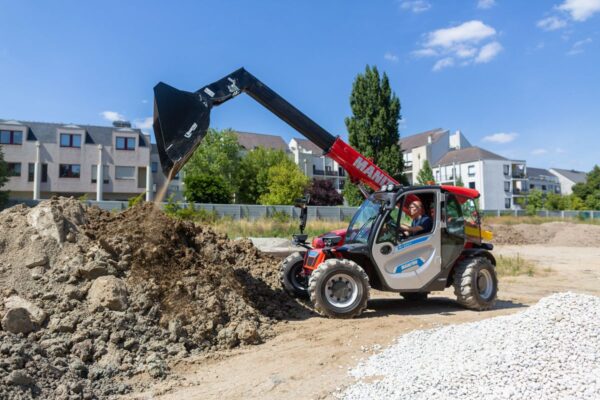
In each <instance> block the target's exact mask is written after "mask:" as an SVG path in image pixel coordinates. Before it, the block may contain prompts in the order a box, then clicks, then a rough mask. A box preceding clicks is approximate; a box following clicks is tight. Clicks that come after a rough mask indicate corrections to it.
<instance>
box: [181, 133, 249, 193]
mask: <svg viewBox="0 0 600 400" xmlns="http://www.w3.org/2000/svg"><path fill="white" fill-rule="evenodd" d="M239 164H240V146H239V144H238V137H237V135H236V134H235V133H234V132H233V131H232V130H229V129H227V130H223V131H217V130H214V129H209V131H208V133H207V134H206V136H205V137H204V140H203V141H202V144H201V145H200V146H198V148H197V149H196V151H195V152H194V154H193V155H192V157H191V158H190V159H189V161H188V162H187V163H186V165H185V167H184V177H185V178H184V182H186V190H189V193H190V194H191V195H193V196H194V198H202V197H203V196H201V195H200V188H193V187H187V185H188V183H189V184H192V185H193V184H195V183H199V184H202V185H203V186H202V188H204V189H208V190H209V192H210V193H211V194H210V195H207V196H204V197H205V198H210V197H213V196H214V193H217V192H221V193H228V194H229V196H230V197H229V199H223V198H222V197H220V196H219V197H218V198H219V199H221V201H220V203H231V201H232V198H233V193H236V192H237V191H238V188H239V174H238V171H239ZM207 176H212V177H215V178H214V179H210V178H208V177H207ZM196 177H199V178H198V179H196ZM211 182H212V184H214V185H215V186H214V187H210V186H207V185H209V183H211ZM223 189H224V190H223ZM186 196H187V195H186ZM190 199H191V198H190Z"/></svg>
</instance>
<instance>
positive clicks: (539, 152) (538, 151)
mask: <svg viewBox="0 0 600 400" xmlns="http://www.w3.org/2000/svg"><path fill="white" fill-rule="evenodd" d="M547 152H548V150H546V149H533V150H532V151H531V154H533V155H534V156H541V155H542V154H546V153H547Z"/></svg>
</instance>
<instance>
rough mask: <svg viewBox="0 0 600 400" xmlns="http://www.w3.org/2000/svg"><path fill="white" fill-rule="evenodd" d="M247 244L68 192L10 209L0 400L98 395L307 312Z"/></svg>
mask: <svg viewBox="0 0 600 400" xmlns="http://www.w3.org/2000/svg"><path fill="white" fill-rule="evenodd" d="M277 270H278V261H277V260H275V259H273V258H271V257H268V256H265V255H262V254H261V253H259V252H258V251H257V250H256V249H255V248H254V247H253V246H252V244H251V242H250V241H248V240H241V241H231V240H228V239H227V237H226V236H223V235H219V234H217V233H215V232H213V231H212V230H211V229H209V228H207V227H203V226H197V225H194V224H192V223H189V222H182V221H174V220H172V219H171V218H169V217H168V216H166V215H164V214H163V213H162V212H161V211H159V210H157V209H155V208H154V206H153V205H152V204H143V205H141V206H137V207H134V208H131V209H128V210H126V211H124V212H122V213H111V212H107V211H103V210H100V209H98V208H95V207H90V208H87V207H83V206H82V205H81V203H79V202H78V201H76V200H74V199H65V198H58V199H52V200H49V201H44V202H41V203H40V204H39V205H38V206H36V207H34V208H31V209H28V208H26V207H24V206H17V207H13V208H11V209H8V210H5V211H3V212H1V213H0V293H1V294H2V295H3V301H2V302H1V303H0V319H1V321H2V324H1V326H2V330H0V343H1V344H0V382H1V383H2V384H1V385H0V398H30V397H39V398H57V399H62V398H65V399H66V398H98V397H106V396H111V395H117V394H121V393H126V392H128V391H129V390H131V388H130V387H129V386H128V385H127V384H126V383H123V382H124V380H125V379H126V378H128V377H131V376H133V375H135V374H140V373H147V374H149V375H150V376H152V377H154V378H161V377H163V376H165V374H167V373H168V364H169V362H170V361H171V360H174V359H179V358H182V357H187V356H189V355H191V354H199V353H204V352H210V351H214V350H217V349H226V348H232V347H235V346H238V345H250V344H256V343H261V342H262V341H264V340H265V339H266V338H268V337H270V336H271V335H273V330H272V326H273V324H274V323H275V322H276V321H277V320H279V319H284V318H285V319H289V318H299V317H302V316H305V315H306V313H307V310H306V309H305V308H304V307H303V306H302V305H300V304H299V303H297V302H296V301H295V300H293V299H291V298H290V297H289V296H288V295H287V294H285V292H283V291H282V290H281V289H280V285H279V282H278V271H277Z"/></svg>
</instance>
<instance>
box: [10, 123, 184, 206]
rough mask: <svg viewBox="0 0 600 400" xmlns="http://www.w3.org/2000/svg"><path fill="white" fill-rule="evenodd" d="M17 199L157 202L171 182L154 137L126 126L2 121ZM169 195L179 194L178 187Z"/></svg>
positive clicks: (11, 193) (14, 194)
mask: <svg viewBox="0 0 600 400" xmlns="http://www.w3.org/2000/svg"><path fill="white" fill-rule="evenodd" d="M0 145H1V146H2V150H3V152H4V159H5V161H6V162H7V164H8V168H9V172H10V175H11V176H10V178H9V181H8V183H7V184H6V187H5V188H6V189H7V190H9V191H10V197H11V198H12V199H17V200H24V199H45V198H49V197H51V196H53V195H63V196H76V197H79V196H84V195H86V196H87V197H88V198H89V199H91V200H127V199H129V198H131V197H133V196H137V195H139V194H141V193H146V198H147V199H148V200H150V199H152V198H153V196H154V194H155V193H156V190H157V188H160V185H161V184H162V183H163V182H164V181H165V180H166V178H165V176H164V175H163V174H162V171H160V168H159V163H158V154H157V153H156V149H155V148H153V146H152V145H151V143H150V137H149V136H148V135H145V134H143V133H142V132H141V131H140V130H139V129H134V128H132V127H131V124H130V123H128V122H125V121H117V122H115V123H114V124H113V126H108V127H107V126H93V125H74V124H57V123H46V122H28V121H27V122H26V121H9V120H0ZM169 192H175V193H179V192H180V187H179V184H178V183H177V182H175V183H174V184H173V185H171V187H170V188H169Z"/></svg>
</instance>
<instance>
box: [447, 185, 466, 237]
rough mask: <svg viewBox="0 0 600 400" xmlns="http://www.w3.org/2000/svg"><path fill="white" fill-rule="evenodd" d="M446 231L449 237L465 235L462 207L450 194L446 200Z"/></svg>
mask: <svg viewBox="0 0 600 400" xmlns="http://www.w3.org/2000/svg"><path fill="white" fill-rule="evenodd" d="M446 229H447V230H448V233H449V234H451V235H457V236H464V235H465V222H464V218H463V213H462V207H461V205H460V203H459V202H458V200H457V199H456V197H455V196H454V195H452V194H449V195H448V196H447V198H446Z"/></svg>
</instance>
